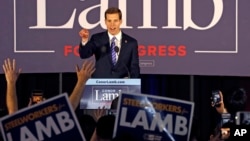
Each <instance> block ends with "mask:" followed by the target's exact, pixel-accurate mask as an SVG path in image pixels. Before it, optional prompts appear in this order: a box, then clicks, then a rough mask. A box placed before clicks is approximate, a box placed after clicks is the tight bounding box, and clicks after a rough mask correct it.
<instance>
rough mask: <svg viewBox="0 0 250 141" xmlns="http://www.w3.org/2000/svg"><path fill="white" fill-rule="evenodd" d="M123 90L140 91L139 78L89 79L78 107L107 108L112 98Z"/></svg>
mask: <svg viewBox="0 0 250 141" xmlns="http://www.w3.org/2000/svg"><path fill="white" fill-rule="evenodd" d="M123 92H130V93H141V79H89V80H88V81H87V83H86V85H85V88H84V92H83V94H82V98H81V100H80V109H98V108H102V107H105V109H109V108H110V106H111V103H112V100H113V99H115V98H116V97H118V96H119V95H121V93H123Z"/></svg>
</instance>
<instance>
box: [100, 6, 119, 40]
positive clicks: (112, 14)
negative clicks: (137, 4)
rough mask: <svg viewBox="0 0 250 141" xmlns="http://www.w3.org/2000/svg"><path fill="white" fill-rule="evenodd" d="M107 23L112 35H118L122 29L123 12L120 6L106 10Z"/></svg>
mask: <svg viewBox="0 0 250 141" xmlns="http://www.w3.org/2000/svg"><path fill="white" fill-rule="evenodd" d="M104 16H105V24H106V26H107V30H108V32H109V33H110V34H112V35H117V34H118V33H119V32H120V31H121V29H120V26H121V24H122V12H121V10H120V9H119V8H116V7H111V8H108V9H107V10H106V11H105V15H104Z"/></svg>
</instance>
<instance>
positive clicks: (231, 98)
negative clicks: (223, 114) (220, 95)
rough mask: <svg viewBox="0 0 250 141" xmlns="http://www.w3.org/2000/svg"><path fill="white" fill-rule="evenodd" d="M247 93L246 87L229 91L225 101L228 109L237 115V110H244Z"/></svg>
mask: <svg viewBox="0 0 250 141" xmlns="http://www.w3.org/2000/svg"><path fill="white" fill-rule="evenodd" d="M246 102H247V94H246V91H245V89H244V88H237V89H235V90H233V91H232V92H229V93H228V95H227V99H226V102H225V106H226V108H227V111H228V112H229V113H230V114H231V115H233V116H235V114H236V112H238V111H243V110H245V108H246Z"/></svg>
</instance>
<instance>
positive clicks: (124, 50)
mask: <svg viewBox="0 0 250 141" xmlns="http://www.w3.org/2000/svg"><path fill="white" fill-rule="evenodd" d="M121 40H122V41H121V48H120V53H119V57H118V61H117V63H116V65H115V66H113V64H112V59H111V58H112V57H111V49H110V42H109V36H108V32H107V31H106V32H101V33H97V34H94V35H93V36H92V37H91V39H90V40H89V41H88V42H87V44H86V45H85V46H83V45H82V43H80V47H79V54H80V57H81V58H82V59H85V58H89V57H91V56H92V55H93V54H94V55H95V59H96V71H95V72H94V73H93V75H92V77H93V78H124V77H129V78H139V76H140V67H139V56H138V43H137V41H136V40H135V39H134V38H132V37H130V36H128V35H127V34H125V33H122V39H121Z"/></svg>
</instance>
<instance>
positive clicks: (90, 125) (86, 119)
mask: <svg viewBox="0 0 250 141" xmlns="http://www.w3.org/2000/svg"><path fill="white" fill-rule="evenodd" d="M78 121H79V124H80V126H81V129H82V132H83V134H84V136H85V138H86V140H87V141H90V139H91V136H92V134H93V133H94V131H95V126H96V121H95V119H94V118H93V117H92V116H90V115H85V114H84V115H81V116H79V117H78Z"/></svg>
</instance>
